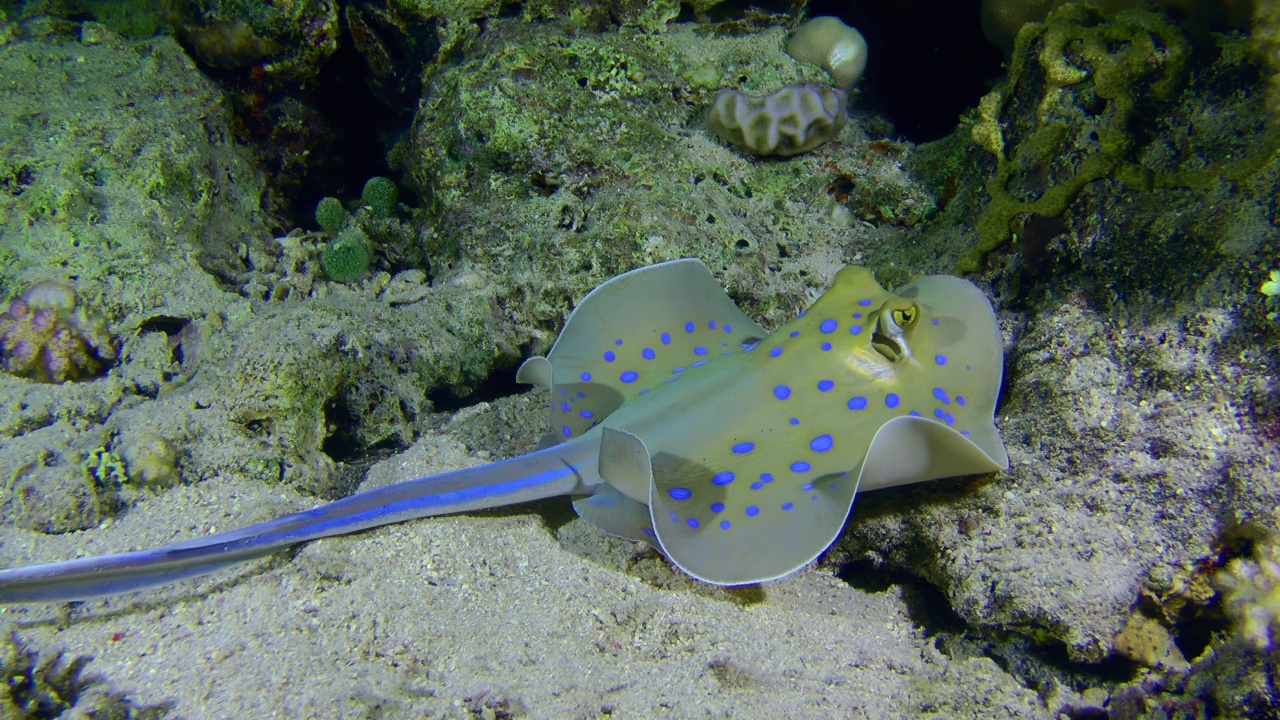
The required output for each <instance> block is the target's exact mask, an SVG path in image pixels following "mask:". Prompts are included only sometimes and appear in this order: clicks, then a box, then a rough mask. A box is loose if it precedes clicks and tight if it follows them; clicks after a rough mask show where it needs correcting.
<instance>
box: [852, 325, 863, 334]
mask: <svg viewBox="0 0 1280 720" xmlns="http://www.w3.org/2000/svg"><path fill="white" fill-rule="evenodd" d="M849 334H850V335H861V334H862V326H861V325H854V326H853V327H851V328H849Z"/></svg>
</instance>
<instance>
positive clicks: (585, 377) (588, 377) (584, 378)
mask: <svg viewBox="0 0 1280 720" xmlns="http://www.w3.org/2000/svg"><path fill="white" fill-rule="evenodd" d="M578 377H580V378H582V382H591V373H589V372H584V373H582V374H581V375H579V376H578Z"/></svg>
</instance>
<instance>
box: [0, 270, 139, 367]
mask: <svg viewBox="0 0 1280 720" xmlns="http://www.w3.org/2000/svg"><path fill="white" fill-rule="evenodd" d="M119 352H120V346H119V342H118V341H117V340H116V339H115V338H114V337H112V335H111V333H110V332H109V331H108V329H107V323H106V321H105V320H103V319H102V318H101V317H98V316H97V315H96V314H94V313H92V312H90V311H89V310H88V308H86V307H84V306H83V305H81V304H80V302H79V297H78V296H77V295H76V291H75V289H74V288H72V287H71V286H69V285H66V284H63V283H60V282H55V281H52V280H46V281H44V282H39V283H36V284H35V285H32V286H31V287H30V288H29V289H28V290H27V291H26V292H25V293H23V294H22V297H20V298H18V299H16V300H12V301H10V302H9V308H8V309H7V310H5V311H4V312H3V313H0V360H3V365H4V370H5V372H8V373H10V374H13V375H18V376H21V377H25V378H30V379H32V380H37V381H40V382H51V383H62V382H66V381H68V380H79V379H82V378H88V377H93V376H95V375H97V374H99V373H101V372H102V371H104V370H105V369H106V368H107V367H109V366H110V365H111V364H112V363H113V362H115V359H116V356H117V355H118V354H119Z"/></svg>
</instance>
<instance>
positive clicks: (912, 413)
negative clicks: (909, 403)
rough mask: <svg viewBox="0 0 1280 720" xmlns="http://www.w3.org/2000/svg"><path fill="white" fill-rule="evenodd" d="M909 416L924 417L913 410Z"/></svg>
mask: <svg viewBox="0 0 1280 720" xmlns="http://www.w3.org/2000/svg"><path fill="white" fill-rule="evenodd" d="M907 415H910V416H911V417H923V416H922V415H921V414H920V413H918V412H916V411H915V410H912V411H911V412H909V413H907Z"/></svg>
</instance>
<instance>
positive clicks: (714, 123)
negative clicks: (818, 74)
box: [707, 85, 849, 155]
mask: <svg viewBox="0 0 1280 720" xmlns="http://www.w3.org/2000/svg"><path fill="white" fill-rule="evenodd" d="M848 98H849V96H848V94H847V93H846V92H845V91H844V90H842V89H840V88H829V87H815V86H812V85H799V86H795V87H787V88H783V89H781V90H779V91H778V92H776V93H773V94H772V95H764V96H757V95H747V94H746V93H743V92H739V91H737V90H728V89H726V90H721V91H720V94H719V95H716V100H715V102H714V103H712V105H711V113H710V115H708V117H707V124H709V125H710V126H711V129H712V130H714V131H715V133H716V135H718V136H719V137H720V138H721V139H722V140H724V141H726V142H729V143H732V144H733V145H736V146H738V147H740V148H742V149H743V150H747V151H749V152H753V153H755V154H757V155H799V154H800V153H805V152H809V151H810V150H812V149H814V148H816V147H818V146H819V145H821V144H822V143H824V142H826V141H828V140H830V139H831V138H833V137H835V136H836V134H837V133H839V132H840V129H841V128H843V127H844V126H845V123H846V122H848V120H849V115H848V111H847V110H846V109H845V104H846V103H847V101H848Z"/></svg>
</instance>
